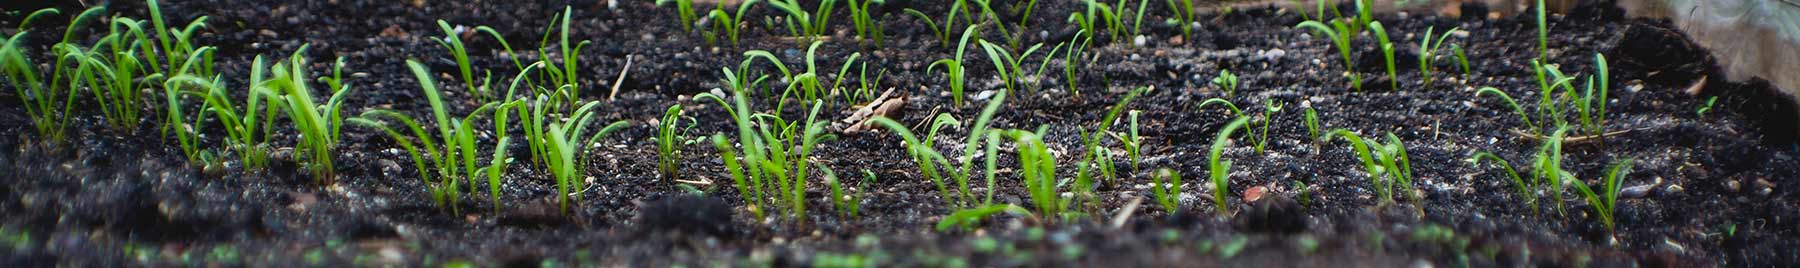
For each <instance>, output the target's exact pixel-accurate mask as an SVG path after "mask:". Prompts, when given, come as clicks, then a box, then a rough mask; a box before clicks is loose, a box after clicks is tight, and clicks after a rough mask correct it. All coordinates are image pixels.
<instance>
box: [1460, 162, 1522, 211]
mask: <svg viewBox="0 0 1800 268" xmlns="http://www.w3.org/2000/svg"><path fill="white" fill-rule="evenodd" d="M1465 161H1467V162H1469V164H1470V165H1474V166H1476V167H1480V166H1481V163H1482V162H1483V161H1486V162H1488V163H1493V164H1494V165H1495V166H1499V167H1500V168H1501V170H1502V171H1506V173H1505V174H1506V178H1507V179H1510V180H1511V182H1512V185H1513V189H1514V190H1517V191H1518V192H1519V198H1523V199H1525V206H1527V207H1530V208H1531V215H1537V214H1538V205H1537V195H1534V194H1532V193H1533V192H1535V191H1536V190H1537V189H1538V181H1539V179H1540V178H1537V177H1532V179H1531V181H1530V182H1527V181H1525V178H1524V177H1520V176H1519V172H1517V171H1515V170H1513V166H1512V164H1509V163H1507V162H1506V159H1501V158H1500V156H1497V155H1494V154H1492V153H1488V152H1476V153H1475V154H1473V155H1470V156H1469V158H1468V160H1465ZM1538 174H1539V173H1533V175H1538Z"/></svg>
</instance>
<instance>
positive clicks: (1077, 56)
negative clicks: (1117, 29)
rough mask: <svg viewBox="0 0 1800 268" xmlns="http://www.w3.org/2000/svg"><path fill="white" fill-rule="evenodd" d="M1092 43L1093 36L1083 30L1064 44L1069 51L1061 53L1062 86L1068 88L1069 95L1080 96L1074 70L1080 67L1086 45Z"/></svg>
mask: <svg viewBox="0 0 1800 268" xmlns="http://www.w3.org/2000/svg"><path fill="white" fill-rule="evenodd" d="M1093 41H1094V35H1093V34H1092V33H1090V32H1088V31H1085V30H1084V31H1079V32H1075V37H1073V38H1070V39H1069V42H1066V43H1064V44H1068V47H1069V49H1068V50H1064V51H1063V54H1064V55H1063V61H1062V63H1063V85H1064V86H1066V87H1068V88H1069V93H1073V94H1075V96H1081V90H1080V89H1079V88H1078V86H1079V85H1078V84H1079V83H1080V80H1076V79H1075V78H1076V76H1075V70H1076V69H1079V67H1080V66H1081V64H1080V62H1081V56H1082V54H1083V53H1087V48H1088V45H1089V44H1090V43H1091V42H1093ZM1050 54H1056V53H1050Z"/></svg>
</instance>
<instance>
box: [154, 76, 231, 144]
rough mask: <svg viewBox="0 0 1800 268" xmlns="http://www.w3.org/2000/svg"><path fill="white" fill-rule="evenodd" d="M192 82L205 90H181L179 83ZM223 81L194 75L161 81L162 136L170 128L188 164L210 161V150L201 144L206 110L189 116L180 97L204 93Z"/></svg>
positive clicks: (203, 94) (206, 93)
mask: <svg viewBox="0 0 1800 268" xmlns="http://www.w3.org/2000/svg"><path fill="white" fill-rule="evenodd" d="M184 84H185V85H192V86H195V87H199V88H203V89H206V90H199V91H187V90H181V88H182V87H181V85H184ZM223 87H224V85H223V81H217V80H209V79H206V78H201V77H199V76H193V75H183V76H176V77H170V78H168V79H166V80H164V81H163V88H164V90H163V92H164V97H166V99H164V104H165V105H166V107H165V109H166V110H165V113H164V114H163V120H164V121H163V128H162V130H163V133H162V135H163V136H168V135H169V134H168V133H169V132H171V131H173V132H174V133H175V134H174V135H175V140H176V142H177V144H178V145H180V147H181V153H182V155H183V156H186V157H187V161H188V163H189V164H193V165H200V164H212V163H213V161H211V158H212V157H211V153H210V152H207V151H205V150H203V149H202V148H200V133H199V132H200V131H199V130H200V122H206V114H207V113H206V112H205V111H200V112H195V118H191V119H190V118H188V117H187V116H186V114H187V113H185V112H183V110H182V109H181V98H182V97H184V96H198V97H206V96H207V95H208V94H210V92H212V91H213V90H212V89H214V88H223Z"/></svg>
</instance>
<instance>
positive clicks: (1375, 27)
mask: <svg viewBox="0 0 1800 268" xmlns="http://www.w3.org/2000/svg"><path fill="white" fill-rule="evenodd" d="M1358 3H1361V2H1358ZM1369 31H1371V32H1374V33H1375V41H1376V45H1378V46H1380V48H1381V58H1382V60H1383V62H1386V63H1387V74H1388V83H1389V85H1388V86H1389V87H1390V88H1392V89H1396V90H1398V89H1400V71H1399V69H1398V68H1396V66H1395V62H1394V43H1393V42H1392V41H1391V40H1389V39H1388V34H1387V29H1386V28H1383V27H1381V22H1379V21H1375V22H1369Z"/></svg>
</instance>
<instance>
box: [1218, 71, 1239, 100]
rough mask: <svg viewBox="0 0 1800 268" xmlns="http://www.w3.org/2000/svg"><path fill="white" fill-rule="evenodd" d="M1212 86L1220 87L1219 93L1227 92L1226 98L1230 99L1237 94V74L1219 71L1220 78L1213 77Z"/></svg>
mask: <svg viewBox="0 0 1800 268" xmlns="http://www.w3.org/2000/svg"><path fill="white" fill-rule="evenodd" d="M1212 84H1213V86H1217V87H1219V91H1223V92H1225V96H1227V97H1230V96H1231V95H1233V94H1234V93H1236V92H1237V88H1238V77H1237V75H1236V74H1232V73H1231V70H1227V69H1219V76H1217V77H1213V79H1212Z"/></svg>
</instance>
